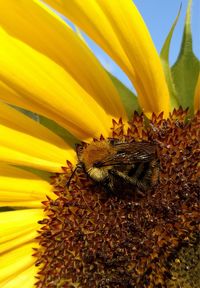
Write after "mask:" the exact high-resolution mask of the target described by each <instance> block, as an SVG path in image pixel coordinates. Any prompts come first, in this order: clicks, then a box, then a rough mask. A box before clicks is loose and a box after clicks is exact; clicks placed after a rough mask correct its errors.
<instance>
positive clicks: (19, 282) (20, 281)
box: [0, 265, 37, 288]
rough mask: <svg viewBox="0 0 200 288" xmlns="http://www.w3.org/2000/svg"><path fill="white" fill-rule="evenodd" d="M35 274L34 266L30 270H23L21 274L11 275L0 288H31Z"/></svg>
mask: <svg viewBox="0 0 200 288" xmlns="http://www.w3.org/2000/svg"><path fill="white" fill-rule="evenodd" d="M36 274H37V268H36V267H35V266H34V265H32V266H31V267H30V268H28V269H26V270H24V271H23V272H22V273H17V274H13V275H12V276H11V277H10V278H9V280H7V281H5V282H4V283H2V286H1V287H3V288H13V287H26V288H33V287H34V283H35V275H36ZM0 284H1V283H0Z"/></svg>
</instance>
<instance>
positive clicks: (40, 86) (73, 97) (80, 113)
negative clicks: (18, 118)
mask: <svg viewBox="0 0 200 288" xmlns="http://www.w3.org/2000/svg"><path fill="white" fill-rule="evenodd" d="M0 41H1V50H0V59H1V66H0V79H1V80H2V83H3V85H1V84H0V91H1V86H3V87H2V88H4V90H5V88H6V86H5V85H7V87H8V88H9V89H10V88H11V89H12V90H14V91H17V92H18V93H17V97H16V98H12V96H13V95H12V94H10V95H8V93H6V94H3V93H1V98H2V99H3V100H5V101H7V102H8V101H9V102H10V103H12V104H16V105H18V106H22V107H24V108H27V109H29V110H32V111H35V112H38V113H39V114H43V115H45V116H47V117H48V118H50V119H53V120H55V121H56V122H58V123H59V124H60V125H62V126H63V127H65V128H67V129H68V130H69V131H70V132H71V133H72V134H74V135H75V136H76V137H77V138H80V139H86V138H89V137H91V136H94V135H96V134H97V132H98V134H99V133H100V131H101V132H103V133H106V132H107V131H108V125H110V123H109V122H110V121H109V120H110V119H109V117H108V116H107V114H106V113H105V111H104V110H103V109H102V108H101V107H100V105H99V104H98V103H97V102H96V101H95V100H94V99H92V98H91V97H90V96H89V95H88V94H87V92H86V91H85V90H83V88H82V87H81V86H80V85H79V84H78V83H77V82H76V81H74V79H73V78H72V77H71V75H70V74H68V73H67V72H66V71H65V70H64V69H63V68H62V67H61V66H59V65H57V64H56V63H55V62H53V61H52V60H51V59H49V58H47V57H46V56H44V55H42V54H40V53H38V52H37V51H35V50H33V49H32V48H31V47H28V46H27V45H25V44H24V43H23V42H20V41H19V40H17V39H13V38H12V37H10V36H9V35H8V34H7V33H6V32H5V31H4V30H2V29H0ZM10 58H12V61H10ZM16 67H17V69H16ZM2 92H3V91H2ZM36 109H37V110H36Z"/></svg>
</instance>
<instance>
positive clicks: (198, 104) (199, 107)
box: [194, 73, 200, 111]
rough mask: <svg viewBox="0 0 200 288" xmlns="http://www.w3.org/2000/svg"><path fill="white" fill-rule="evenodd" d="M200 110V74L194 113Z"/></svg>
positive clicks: (195, 95)
mask: <svg viewBox="0 0 200 288" xmlns="http://www.w3.org/2000/svg"><path fill="white" fill-rule="evenodd" d="M198 110H200V73H199V77H198V80H197V85H196V88H195V94H194V111H198Z"/></svg>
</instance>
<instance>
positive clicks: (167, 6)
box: [84, 0, 200, 90]
mask: <svg viewBox="0 0 200 288" xmlns="http://www.w3.org/2000/svg"><path fill="white" fill-rule="evenodd" d="M108 1H110V0H108ZM115 1H117V0H115ZM133 2H134V3H135V5H136V6H137V8H138V10H139V11H140V13H141V15H142V16H143V19H144V21H145V23H146V25H147V27H148V29H149V31H150V34H151V37H152V39H153V41H154V44H155V46H156V49H157V51H158V52H160V50H161V48H162V45H163V43H164V40H165V38H166V36H167V34H168V32H169V30H170V28H171V26H172V23H173V22H174V20H175V18H176V16H177V13H178V11H179V8H180V5H181V3H182V8H181V15H180V17H179V20H178V23H177V25H176V28H175V31H174V35H173V38H172V42H171V47H170V64H171V65H172V64H173V63H174V62H175V60H176V58H177V56H178V53H179V49H180V44H181V39H182V33H183V28H184V20H185V14H186V9H187V3H188V0H134V1H133ZM192 34H193V50H194V53H195V55H196V56H197V57H198V58H199V59H200V0H193V4H192ZM84 37H85V39H86V41H87V42H88V44H89V46H90V48H91V49H92V50H93V52H94V53H95V55H96V56H97V58H98V59H99V60H100V62H101V63H102V64H103V65H104V67H105V68H106V69H107V70H109V71H110V72H111V73H112V74H114V75H115V76H116V77H118V78H119V79H120V80H121V81H122V82H123V83H124V84H125V85H126V86H127V87H129V88H130V89H131V90H132V89H133V87H132V85H131V83H130V81H129V80H128V78H127V77H126V75H125V74H124V73H123V72H122V71H121V69H120V68H119V67H118V66H117V65H116V64H115V63H114V62H113V61H112V60H111V59H110V58H109V57H108V56H107V55H106V54H105V53H104V52H103V51H102V50H101V49H100V48H99V47H98V46H97V45H96V44H95V43H94V42H93V41H91V40H90V39H89V38H88V37H87V36H85V35H84ZM133 90H134V89H133Z"/></svg>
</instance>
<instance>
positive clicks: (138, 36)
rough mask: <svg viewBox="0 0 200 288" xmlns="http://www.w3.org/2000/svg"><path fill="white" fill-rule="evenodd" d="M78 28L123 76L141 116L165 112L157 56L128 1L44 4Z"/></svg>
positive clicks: (53, 1)
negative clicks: (136, 94) (129, 82)
mask: <svg viewBox="0 0 200 288" xmlns="http://www.w3.org/2000/svg"><path fill="white" fill-rule="evenodd" d="M46 2H47V3H48V4H50V5H52V7H53V8H55V9H57V10H58V11H59V12H61V13H62V14H64V15H65V16H66V17H68V18H69V19H70V20H71V21H72V22H74V23H75V24H76V25H78V26H79V27H81V29H83V30H84V31H85V32H86V33H87V34H88V35H89V36H90V37H91V38H92V39H93V40H94V41H96V42H97V43H98V44H99V45H100V46H101V47H102V48H103V49H104V50H105V51H106V52H107V53H108V54H109V55H110V56H111V57H112V58H113V59H114V60H115V61H116V62H117V63H118V64H119V65H120V66H121V67H122V69H123V70H124V71H125V72H126V73H127V75H128V76H129V78H130V79H131V81H132V83H133V85H134V87H135V88H136V90H137V93H138V98H139V102H140V104H141V107H142V109H143V110H144V112H152V111H154V112H160V111H165V114H166V115H167V114H168V112H169V107H170V105H169V91H168V88H167V84H166V81H165V76H164V72H163V70H162V65H161V61H160V58H159V56H158V53H157V51H156V49H155V47H154V44H153V42H152V39H151V37H150V34H149V32H148V30H147V28H146V25H145V23H144V21H143V19H142V17H141V15H140V14H139V12H138V10H137V8H136V6H135V5H134V3H133V1H132V0H118V1H107V0H100V1H98V0H96V1H95V0H85V1H81V0H71V1H67V0H61V1H60V0H59V1H58V0H47V1H46Z"/></svg>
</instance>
